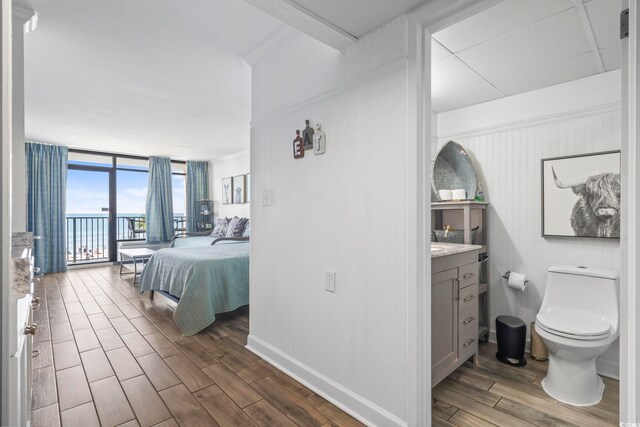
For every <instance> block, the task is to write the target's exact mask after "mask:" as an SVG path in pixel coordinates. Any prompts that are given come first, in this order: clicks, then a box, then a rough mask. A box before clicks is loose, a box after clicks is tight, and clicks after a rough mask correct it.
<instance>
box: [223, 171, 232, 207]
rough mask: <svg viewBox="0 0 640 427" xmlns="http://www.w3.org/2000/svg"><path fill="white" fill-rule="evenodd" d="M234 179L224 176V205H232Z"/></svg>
mask: <svg viewBox="0 0 640 427" xmlns="http://www.w3.org/2000/svg"><path fill="white" fill-rule="evenodd" d="M232 192H233V179H232V178H231V177H229V178H222V204H223V205H230V204H231V203H233V195H232Z"/></svg>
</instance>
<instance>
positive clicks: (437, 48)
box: [431, 39, 451, 62]
mask: <svg viewBox="0 0 640 427" xmlns="http://www.w3.org/2000/svg"><path fill="white" fill-rule="evenodd" d="M447 56H451V52H449V51H448V50H447V49H445V48H444V47H442V45H441V44H440V43H438V42H437V41H435V40H434V39H431V62H438V61H440V60H441V59H444V58H446V57H447Z"/></svg>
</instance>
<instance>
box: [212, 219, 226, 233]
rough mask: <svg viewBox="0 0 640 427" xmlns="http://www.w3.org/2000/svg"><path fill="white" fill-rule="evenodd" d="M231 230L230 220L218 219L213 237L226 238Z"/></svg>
mask: <svg viewBox="0 0 640 427" xmlns="http://www.w3.org/2000/svg"><path fill="white" fill-rule="evenodd" d="M228 228H229V218H218V220H217V221H216V225H215V227H213V231H212V232H211V236H213V237H225V236H226V235H227V230H228Z"/></svg>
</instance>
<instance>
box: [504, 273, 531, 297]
mask: <svg viewBox="0 0 640 427" xmlns="http://www.w3.org/2000/svg"><path fill="white" fill-rule="evenodd" d="M507 284H508V285H509V287H510V288H513V289H517V290H519V291H522V292H524V290H525V288H526V287H527V276H526V275H524V274H521V273H514V272H513V271H512V272H511V274H510V275H509V282H508V283H507Z"/></svg>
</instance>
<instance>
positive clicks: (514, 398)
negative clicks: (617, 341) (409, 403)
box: [432, 343, 619, 427]
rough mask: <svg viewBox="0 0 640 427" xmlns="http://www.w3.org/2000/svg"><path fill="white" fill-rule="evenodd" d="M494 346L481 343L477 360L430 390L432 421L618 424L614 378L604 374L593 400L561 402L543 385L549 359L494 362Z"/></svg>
mask: <svg viewBox="0 0 640 427" xmlns="http://www.w3.org/2000/svg"><path fill="white" fill-rule="evenodd" d="M496 351H497V349H496V346H495V344H484V343H481V344H480V356H479V358H478V364H477V365H474V364H473V363H471V362H466V363H465V364H464V365H463V366H461V367H460V368H458V369H457V370H456V371H455V372H454V373H453V374H451V375H450V376H449V377H448V378H446V379H445V380H444V381H443V382H441V383H440V384H438V385H437V386H436V387H435V388H434V389H433V396H432V411H433V412H432V413H433V418H432V421H433V423H432V424H433V425H434V426H459V427H467V426H469V427H480V426H494V425H496V426H506V427H515V426H581V427H584V426H592V427H601V426H617V425H618V395H619V384H618V381H615V380H611V379H609V378H603V379H604V382H605V390H604V397H603V399H602V401H601V402H600V403H599V404H598V405H595V406H588V407H576V406H571V405H566V404H563V403H560V402H558V401H556V400H554V399H553V398H551V397H549V396H548V395H547V394H546V393H545V392H544V390H542V386H541V385H540V381H542V379H543V378H544V377H545V375H546V372H547V363H548V362H536V361H535V360H532V359H531V358H530V357H529V356H528V355H527V366H525V367H513V366H509V365H505V364H504V363H502V362H499V361H498V360H497V359H496V358H495V354H496Z"/></svg>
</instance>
